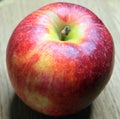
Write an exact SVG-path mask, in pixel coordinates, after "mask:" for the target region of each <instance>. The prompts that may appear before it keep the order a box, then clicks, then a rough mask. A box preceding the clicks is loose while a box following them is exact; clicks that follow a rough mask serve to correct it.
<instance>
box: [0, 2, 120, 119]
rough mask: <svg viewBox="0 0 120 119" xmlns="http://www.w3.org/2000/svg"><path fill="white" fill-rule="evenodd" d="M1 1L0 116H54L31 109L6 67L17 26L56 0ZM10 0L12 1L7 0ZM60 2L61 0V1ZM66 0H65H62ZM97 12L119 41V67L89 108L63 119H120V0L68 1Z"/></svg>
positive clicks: (42, 118)
mask: <svg viewBox="0 0 120 119" xmlns="http://www.w3.org/2000/svg"><path fill="white" fill-rule="evenodd" d="M5 1H6V0H2V1H1V2H0V119H53V118H54V117H48V116H45V115H42V114H40V113H37V112H35V111H33V110H31V109H30V108H28V107H27V106H26V105H25V104H24V103H23V102H22V101H21V100H20V99H19V98H18V97H17V96H16V95H15V93H14V90H13V88H12V86H11V84H10V81H9V77H8V74H7V70H6V60H5V57H6V47H7V43H8V40H9V37H10V35H11V33H12V31H13V29H14V28H15V26H16V25H17V24H18V23H19V22H20V20H22V19H23V18H24V17H25V16H26V15H28V14H29V13H31V12H32V11H34V10H36V9H38V8H39V7H41V6H43V5H45V4H47V3H50V2H55V0H51V1H49V0H40V1H38V0H31V1H30V0H16V1H15V0H14V1H12V2H6V3H5V4H4V3H3V2H5ZM7 1H8V0H7ZM57 1H59V0H57ZM61 1H63V0H61ZM64 1H67V2H74V3H77V4H81V5H83V6H85V7H87V8H89V9H91V10H92V11H93V12H95V13H96V14H97V15H98V16H99V17H100V18H101V19H102V20H103V22H104V23H105V24H106V26H107V27H108V29H109V30H110V32H111V34H112V36H113V39H114V44H115V66H114V71H113V75H112V77H111V80H110V81H109V83H108V85H107V86H106V87H105V89H104V90H103V91H102V93H101V94H100V95H99V97H98V98H97V99H96V100H95V101H94V102H93V103H92V104H91V105H90V106H89V107H88V108H86V109H85V110H83V111H82V112H80V113H77V114H75V115H71V116H67V117H59V118H61V119H120V100H119V97H120V76H119V73H120V10H119V7H120V1H119V0H89V1H88V0H86V1H85V0H81V1H80V0H74V1H73V0H64Z"/></svg>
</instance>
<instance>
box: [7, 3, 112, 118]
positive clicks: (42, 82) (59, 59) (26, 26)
mask: <svg viewBox="0 0 120 119" xmlns="http://www.w3.org/2000/svg"><path fill="white" fill-rule="evenodd" d="M6 63H7V69H8V74H9V77H10V81H11V84H12V86H13V88H14V90H15V92H16V94H17V95H18V96H19V97H20V99H21V100H22V101H23V102H24V103H25V104H26V105H28V106H29V107H31V108H32V109H34V110H36V111H38V112H41V113H43V114H46V115H50V116H63V115H70V114H73V113H77V112H79V111H80V110H82V109H84V108H85V107H87V106H88V105H89V104H91V103H92V102H93V100H94V99H95V98H96V97H97V96H98V95H99V94H100V92H101V91H102V90H103V89H104V87H105V85H106V84H107V82H108V81H109V79H110V77H111V74H112V70H113V65H114V43H113V39H112V36H111V34H110V32H109V31H108V29H107V28H106V26H105V25H104V23H103V22H102V21H101V20H100V19H99V18H98V17H97V16H96V15H95V14H94V13H93V12H92V11H90V10H89V9H87V8H85V7H83V6H80V5H77V4H73V3H66V2H56V3H51V4H48V5H46V6H43V7H41V8H40V9H38V10H37V11H35V12H33V13H31V14H30V15H28V16H27V17H26V18H24V19H23V20H22V21H21V22H20V23H19V25H18V26H17V27H16V28H15V30H14V31H13V33H12V35H11V38H10V40H9V43H8V46H7V51H6Z"/></svg>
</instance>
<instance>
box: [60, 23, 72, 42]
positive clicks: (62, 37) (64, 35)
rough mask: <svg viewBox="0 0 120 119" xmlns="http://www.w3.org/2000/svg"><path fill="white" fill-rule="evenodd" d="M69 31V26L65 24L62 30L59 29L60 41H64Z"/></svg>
mask: <svg viewBox="0 0 120 119" xmlns="http://www.w3.org/2000/svg"><path fill="white" fill-rule="evenodd" d="M70 31H71V28H70V26H69V25H66V26H65V27H64V28H63V29H62V31H61V41H65V40H66V37H67V35H68V34H69V32H70Z"/></svg>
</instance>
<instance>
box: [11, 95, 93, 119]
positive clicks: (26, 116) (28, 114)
mask: <svg viewBox="0 0 120 119" xmlns="http://www.w3.org/2000/svg"><path fill="white" fill-rule="evenodd" d="M91 109H92V105H90V106H88V107H87V108H85V109H84V110H82V111H80V112H78V113H76V114H73V115H69V116H63V117H52V116H47V115H44V114H41V113H39V112H37V111H34V110H32V109H30V108H29V107H28V106H26V105H25V104H24V103H23V102H22V101H21V100H20V99H19V97H18V96H17V95H14V97H13V100H12V103H11V105H10V119H90V115H91Z"/></svg>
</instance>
